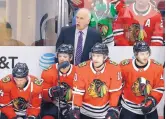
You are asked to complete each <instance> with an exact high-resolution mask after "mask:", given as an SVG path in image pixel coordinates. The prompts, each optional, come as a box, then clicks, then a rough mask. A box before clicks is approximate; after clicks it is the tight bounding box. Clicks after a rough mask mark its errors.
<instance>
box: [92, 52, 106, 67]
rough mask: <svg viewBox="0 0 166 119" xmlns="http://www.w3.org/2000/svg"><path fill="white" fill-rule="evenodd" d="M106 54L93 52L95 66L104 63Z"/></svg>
mask: <svg viewBox="0 0 166 119" xmlns="http://www.w3.org/2000/svg"><path fill="white" fill-rule="evenodd" d="M104 58H105V56H104V55H103V54H97V53H92V62H93V65H94V67H96V68H97V67H99V66H101V65H102V64H103V62H104Z"/></svg>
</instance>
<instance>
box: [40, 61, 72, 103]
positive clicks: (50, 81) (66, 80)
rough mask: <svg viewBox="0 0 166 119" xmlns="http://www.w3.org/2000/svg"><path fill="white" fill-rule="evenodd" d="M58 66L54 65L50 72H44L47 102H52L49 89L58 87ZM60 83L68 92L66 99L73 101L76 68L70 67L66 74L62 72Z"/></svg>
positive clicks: (42, 76)
mask: <svg viewBox="0 0 166 119" xmlns="http://www.w3.org/2000/svg"><path fill="white" fill-rule="evenodd" d="M57 68H58V64H55V65H52V66H51V67H50V69H48V70H44V71H43V72H42V75H41V78H42V79H43V80H44V82H43V99H44V100H45V101H49V102H50V101H51V102H52V100H51V98H50V97H49V96H48V89H49V88H51V87H53V86H57V85H58V70H57ZM59 75H60V82H61V85H63V86H64V87H65V88H66V90H67V92H66V93H67V94H66V95H65V96H66V99H67V101H71V97H72V95H71V94H72V87H73V79H74V76H75V66H74V65H70V69H69V71H68V72H67V73H66V74H62V73H61V72H60V74H59Z"/></svg>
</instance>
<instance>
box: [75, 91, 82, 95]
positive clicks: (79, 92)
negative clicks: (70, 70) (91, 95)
mask: <svg viewBox="0 0 166 119" xmlns="http://www.w3.org/2000/svg"><path fill="white" fill-rule="evenodd" d="M72 93H73V94H78V95H84V93H80V92H77V91H72Z"/></svg>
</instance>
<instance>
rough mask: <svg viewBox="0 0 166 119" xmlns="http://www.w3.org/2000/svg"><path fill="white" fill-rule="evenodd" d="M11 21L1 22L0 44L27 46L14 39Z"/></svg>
mask: <svg viewBox="0 0 166 119" xmlns="http://www.w3.org/2000/svg"><path fill="white" fill-rule="evenodd" d="M11 37H12V27H11V25H10V23H8V22H4V23H0V46H25V45H24V44H23V43H22V42H20V41H18V40H14V39H12V38H11Z"/></svg>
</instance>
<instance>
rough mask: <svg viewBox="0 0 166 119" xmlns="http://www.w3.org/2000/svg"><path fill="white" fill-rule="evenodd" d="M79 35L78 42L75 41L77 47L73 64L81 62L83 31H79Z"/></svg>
mask: <svg viewBox="0 0 166 119" xmlns="http://www.w3.org/2000/svg"><path fill="white" fill-rule="evenodd" d="M79 34H80V35H79V37H78V42H77V49H76V56H75V65H78V64H79V63H81V56H82V49H83V48H82V47H83V46H82V45H83V44H82V42H83V36H82V35H83V32H82V31H79Z"/></svg>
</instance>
